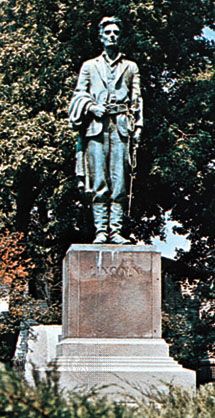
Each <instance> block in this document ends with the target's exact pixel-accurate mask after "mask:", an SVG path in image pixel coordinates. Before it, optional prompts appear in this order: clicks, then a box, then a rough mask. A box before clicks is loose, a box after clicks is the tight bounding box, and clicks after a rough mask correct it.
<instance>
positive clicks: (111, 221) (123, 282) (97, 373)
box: [26, 17, 195, 399]
mask: <svg viewBox="0 0 215 418" xmlns="http://www.w3.org/2000/svg"><path fill="white" fill-rule="evenodd" d="M120 25H121V22H120V21H119V20H118V19H117V18H115V17H109V18H103V19H102V21H101V22H100V25H99V32H100V39H101V42H102V43H103V46H104V52H103V54H102V55H101V56H99V57H97V58H94V59H92V60H89V61H87V62H85V63H84V64H83V66H82V68H81V71H80V75H79V79H78V83H77V86H76V89H75V91H74V95H73V98H72V101H71V105H70V111H69V113H70V121H71V123H72V126H73V128H76V129H77V128H78V129H79V136H78V141H77V165H76V173H77V176H78V179H79V187H82V188H84V189H85V190H86V191H89V190H90V192H91V194H92V208H93V216H94V225H95V230H96V235H95V240H94V242H93V244H85V245H78V244H75V245H71V247H70V248H69V250H68V252H67V254H66V257H65V259H64V267H63V326H62V335H61V337H60V341H58V340H57V337H56V333H57V332H59V328H52V329H51V331H49V330H48V328H46V329H44V328H43V329H40V330H39V331H38V335H39V337H38V342H35V341H34V342H32V343H31V348H32V349H33V351H34V352H35V350H36V347H37V349H38V350H39V351H40V348H39V347H40V344H41V342H39V341H41V340H43V343H44V344H45V347H46V349H45V350H44V355H43V360H42V359H41V357H40V363H38V362H37V359H36V358H35V356H34V357H33V358H32V356H31V354H30V351H29V354H28V356H29V357H28V362H27V364H28V365H29V360H30V359H31V360H33V362H34V363H35V360H36V363H37V367H38V370H39V371H40V372H41V373H42V372H43V371H44V370H45V369H47V367H48V362H49V361H50V360H51V364H52V365H53V364H56V365H57V367H58V371H59V373H60V384H61V387H62V388H65V390H71V389H73V388H74V387H77V386H81V385H84V386H85V387H86V388H88V389H90V388H92V387H93V386H94V385H100V386H104V385H107V387H106V391H107V392H108V393H111V392H114V396H115V399H121V395H119V394H118V392H119V388H117V386H113V385H114V384H119V385H120V386H123V388H124V389H123V390H124V393H129V394H135V393H134V392H135V389H134V385H138V386H139V387H140V389H141V390H145V389H148V388H149V386H150V385H155V386H156V387H157V388H158V389H161V388H163V389H164V390H165V389H166V387H165V382H166V383H172V384H174V385H181V386H184V387H187V388H192V389H194V388H195V373H194V372H193V371H191V370H186V369H184V368H183V367H182V366H180V365H179V364H178V363H177V362H176V361H174V360H173V359H172V358H171V357H170V356H169V348H168V345H167V343H166V342H165V341H164V340H163V339H162V336H161V266H160V263H161V257H160V253H159V252H157V251H156V249H155V248H153V247H147V246H142V245H131V244H130V242H129V240H128V239H127V238H125V237H123V235H122V225H123V213H124V210H125V207H126V204H127V175H128V171H129V170H128V166H129V149H130V141H132V147H133V149H134V150H135V149H136V147H137V145H138V142H139V141H140V138H141V131H142V125H143V118H142V99H141V95H140V77H139V71H138V67H137V65H136V64H135V63H134V62H132V61H128V60H127V59H125V57H124V56H123V55H122V54H121V53H120V52H119V50H118V40H119V36H120ZM40 353H41V351H40ZM27 367H28V366H27ZM26 376H28V377H29V368H27V369H26ZM126 382H127V383H126ZM136 395H138V394H137V393H136ZM122 396H123V395H122Z"/></svg>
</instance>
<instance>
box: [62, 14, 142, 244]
mask: <svg viewBox="0 0 215 418" xmlns="http://www.w3.org/2000/svg"><path fill="white" fill-rule="evenodd" d="M120 26H121V21H120V20H119V19H117V18H116V17H105V18H103V19H102V20H101V22H100V24H99V34H100V41H101V43H102V44H103V47H104V51H103V53H102V54H101V55H100V56H99V57H96V58H93V59H91V60H89V61H86V62H85V63H84V64H83V65H82V67H81V70H80V74H79V78H78V82H77V86H76V88H75V91H74V94H73V97H72V100H71V104H70V107H69V115H70V116H69V117H70V123H71V126H72V127H73V129H78V130H79V136H78V141H77V164H76V174H77V176H78V179H79V187H82V188H83V189H84V190H85V191H86V192H90V193H91V195H92V208H93V216H94V225H95V229H96V237H95V240H94V244H106V243H108V242H109V243H111V244H122V245H123V244H128V243H129V240H128V239H126V238H124V237H123V236H122V234H121V231H122V224H123V213H124V210H125V207H126V204H127V188H128V187H127V183H128V181H127V180H128V171H129V161H130V154H129V151H130V148H131V147H133V150H135V148H136V147H137V145H138V143H139V141H140V139H141V132H142V127H143V112H142V98H141V91H140V75H139V70H138V67H137V64H136V63H135V62H133V61H129V60H127V59H126V58H125V57H124V55H123V54H121V53H120V52H119V46H118V43H119V39H120Z"/></svg>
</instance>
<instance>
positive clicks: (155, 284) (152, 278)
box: [55, 245, 195, 398]
mask: <svg viewBox="0 0 215 418" xmlns="http://www.w3.org/2000/svg"><path fill="white" fill-rule="evenodd" d="M160 272H161V268H160V253H158V252H156V250H155V249H154V248H153V247H145V246H133V245H129V246H115V245H72V246H71V247H70V249H69V250H68V252H67V255H66V257H65V260H64V272H63V332H62V339H61V341H60V342H59V343H58V344H57V347H56V359H55V362H56V363H57V365H58V370H59V372H60V376H61V378H60V379H61V380H60V382H61V386H62V387H64V388H65V389H66V390H68V389H72V388H73V387H75V386H79V385H85V386H86V387H87V388H88V389H89V388H91V387H92V386H94V385H100V386H102V385H106V384H108V385H110V387H109V389H106V391H109V392H115V395H116V392H118V391H119V389H116V386H113V387H111V385H114V384H120V386H121V387H122V386H123V387H124V391H125V392H127V393H130V394H134V392H135V390H134V388H133V386H134V384H136V385H138V386H139V387H140V388H141V389H143V390H145V389H149V386H150V385H155V386H156V387H157V388H159V389H161V388H162V387H163V388H164V389H165V385H164V382H167V383H170V382H171V383H173V384H176V385H181V386H184V387H187V388H188V387H189V388H192V389H194V388H195V373H194V372H193V371H190V370H186V369H184V368H182V366H180V365H179V364H178V363H177V362H175V361H174V360H173V359H171V358H170V357H169V350H168V345H167V344H166V343H165V341H164V340H163V339H162V338H161V277H160V274H161V273H160ZM125 380H126V381H127V383H125ZM117 396H119V395H117ZM119 398H120V397H119Z"/></svg>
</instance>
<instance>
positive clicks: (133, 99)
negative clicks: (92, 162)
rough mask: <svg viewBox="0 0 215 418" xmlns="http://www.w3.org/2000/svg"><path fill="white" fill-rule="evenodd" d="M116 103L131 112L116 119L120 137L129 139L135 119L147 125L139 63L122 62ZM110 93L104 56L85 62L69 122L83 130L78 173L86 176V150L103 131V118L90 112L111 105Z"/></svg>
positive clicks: (117, 79)
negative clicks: (96, 107)
mask: <svg viewBox="0 0 215 418" xmlns="http://www.w3.org/2000/svg"><path fill="white" fill-rule="evenodd" d="M114 94H115V102H116V104H126V105H127V106H128V109H129V111H128V112H127V113H121V114H118V115H117V116H116V124H117V129H118V131H119V133H120V135H122V136H124V137H129V134H130V131H131V123H130V122H131V117H132V120H134V123H135V126H138V127H142V126H143V103H142V98H141V91H140V75H139V69H138V66H137V64H136V63H135V62H133V61H129V60H127V59H125V57H124V55H122V54H121V59H120V60H119V62H118V65H117V71H116V75H115V79H114ZM108 100H109V90H108V82H107V75H106V66H105V58H104V55H103V54H102V55H100V56H98V57H96V58H93V59H91V60H88V61H86V62H84V63H83V65H82V67H81V70H80V74H79V78H78V82H77V85H76V88H75V90H74V94H73V97H72V100H71V103H70V106H69V121H70V126H71V127H72V128H73V129H76V130H77V129H78V130H79V133H80V135H79V139H78V142H77V165H76V174H77V175H81V176H83V175H85V174H86V173H85V167H84V166H85V164H84V151H85V149H84V148H85V145H84V143H86V140H88V139H90V138H91V137H95V136H97V135H99V134H100V133H101V132H102V129H103V119H102V118H101V119H99V118H96V117H95V116H94V115H93V114H91V112H89V111H88V109H89V107H90V105H91V104H101V105H103V106H105V107H106V106H107V104H108Z"/></svg>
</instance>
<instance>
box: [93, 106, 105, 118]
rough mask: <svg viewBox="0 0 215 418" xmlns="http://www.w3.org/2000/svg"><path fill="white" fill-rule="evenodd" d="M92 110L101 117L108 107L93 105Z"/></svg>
mask: <svg viewBox="0 0 215 418" xmlns="http://www.w3.org/2000/svg"><path fill="white" fill-rule="evenodd" d="M89 110H90V112H92V113H93V114H94V115H95V116H96V117H97V118H101V117H102V116H104V114H105V112H106V109H105V107H104V106H103V105H91V106H90V108H89Z"/></svg>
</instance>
